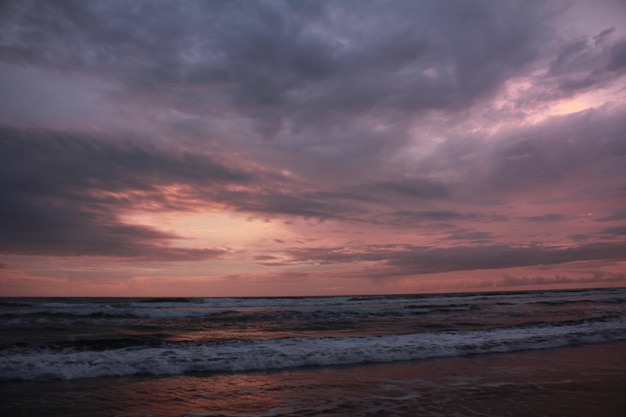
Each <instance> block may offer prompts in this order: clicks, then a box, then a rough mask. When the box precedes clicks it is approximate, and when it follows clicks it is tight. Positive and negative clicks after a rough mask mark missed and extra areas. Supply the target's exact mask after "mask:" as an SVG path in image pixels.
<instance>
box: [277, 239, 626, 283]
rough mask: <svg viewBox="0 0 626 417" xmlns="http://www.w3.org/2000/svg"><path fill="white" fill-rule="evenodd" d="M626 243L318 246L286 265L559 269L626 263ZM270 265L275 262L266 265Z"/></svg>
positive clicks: (408, 271) (402, 270)
mask: <svg viewBox="0 0 626 417" xmlns="http://www.w3.org/2000/svg"><path fill="white" fill-rule="evenodd" d="M625 254H626V243H624V242H617V243H589V244H584V245H579V246H572V247H546V246H521V247H517V246H509V245H475V246H456V247H448V248H445V247H432V248H430V247H422V246H412V245H395V246H376V245H370V246H365V247H356V248H340V247H317V248H292V249H289V250H286V251H285V252H284V253H283V254H282V255H283V259H286V260H283V261H281V265H284V264H287V262H290V263H291V264H292V265H293V264H307V263H308V264H321V265H328V264H336V263H354V262H375V263H378V264H380V265H382V266H385V267H387V268H386V269H384V271H383V274H385V275H387V276H394V275H414V274H430V273H440V272H450V271H463V270H479V269H500V268H512V267H520V266H536V265H555V264H565V263H570V262H578V261H589V260H624V259H626V255H625ZM266 264H271V262H266Z"/></svg>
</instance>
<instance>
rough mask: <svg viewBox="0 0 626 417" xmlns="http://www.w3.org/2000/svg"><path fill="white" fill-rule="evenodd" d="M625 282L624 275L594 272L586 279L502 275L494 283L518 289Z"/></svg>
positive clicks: (562, 276) (625, 275)
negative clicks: (523, 287)
mask: <svg viewBox="0 0 626 417" xmlns="http://www.w3.org/2000/svg"><path fill="white" fill-rule="evenodd" d="M625 281H626V274H618V273H613V272H594V273H592V274H591V275H589V276H587V277H582V278H581V277H569V276H566V275H555V276H553V277H544V276H541V275H538V276H535V277H525V276H524V277H516V276H513V275H510V274H503V275H502V281H500V282H498V283H496V286H498V287H520V286H537V285H568V284H577V285H581V284H584V285H589V284H615V285H619V284H622V283H624V282H625Z"/></svg>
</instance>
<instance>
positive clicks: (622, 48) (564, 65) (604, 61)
mask: <svg viewBox="0 0 626 417" xmlns="http://www.w3.org/2000/svg"><path fill="white" fill-rule="evenodd" d="M613 33H614V30H612V29H607V30H604V31H602V32H600V33H599V34H598V35H597V36H595V37H594V38H593V42H592V41H591V40H590V39H588V38H587V37H584V38H581V39H577V40H574V41H570V42H567V43H565V44H564V45H563V46H562V47H561V49H560V50H559V51H558V53H557V55H556V57H555V58H554V59H553V60H552V62H551V63H550V68H549V72H548V76H549V77H552V78H553V79H554V80H555V81H556V82H557V83H558V85H559V87H560V88H561V89H562V90H563V91H564V92H573V91H577V90H581V89H586V88H589V87H592V86H594V85H598V84H602V83H606V82H608V81H610V80H611V79H614V78H617V77H621V76H623V75H624V74H626V72H625V71H624V69H625V68H626V40H624V39H618V40H614V39H612V38H613V36H612V35H613Z"/></svg>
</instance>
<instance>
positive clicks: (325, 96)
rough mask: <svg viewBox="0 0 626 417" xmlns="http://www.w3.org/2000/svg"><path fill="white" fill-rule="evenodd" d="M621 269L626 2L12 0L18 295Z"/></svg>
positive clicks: (3, 65)
mask: <svg viewBox="0 0 626 417" xmlns="http://www.w3.org/2000/svg"><path fill="white" fill-rule="evenodd" d="M625 273H626V2H623V1H619V0H615V1H611V0H596V1H587V0H580V1H528V0H519V1H513V0H512V1H467V0H458V1H457V0H445V1H441V0H432V1H394V0H381V1H361V0H359V1H349V0H347V1H343V0H342V1H339V0H338V1H317V0H316V1H306V0H303V1H291V2H283V1H241V2H238V1H156V0H155V1H139V0H137V1H110V0H106V1H79V0H76V1H26V0H19V1H14V2H2V5H1V6H0V295H4V296H282V295H332V294H376V293H422V292H448V291H461V292H470V291H500V290H502V291H505V290H506V291H508V290H526V289H544V288H577V287H608V286H625V285H626V276H625Z"/></svg>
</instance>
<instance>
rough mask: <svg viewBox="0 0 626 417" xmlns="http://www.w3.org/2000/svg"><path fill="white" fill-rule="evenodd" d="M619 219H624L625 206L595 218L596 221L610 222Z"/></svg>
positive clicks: (625, 215)
mask: <svg viewBox="0 0 626 417" xmlns="http://www.w3.org/2000/svg"><path fill="white" fill-rule="evenodd" d="M619 220H626V208H617V209H613V211H612V214H611V215H609V216H603V217H599V218H597V219H596V221H597V222H612V221H619Z"/></svg>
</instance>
